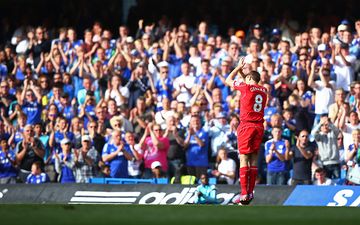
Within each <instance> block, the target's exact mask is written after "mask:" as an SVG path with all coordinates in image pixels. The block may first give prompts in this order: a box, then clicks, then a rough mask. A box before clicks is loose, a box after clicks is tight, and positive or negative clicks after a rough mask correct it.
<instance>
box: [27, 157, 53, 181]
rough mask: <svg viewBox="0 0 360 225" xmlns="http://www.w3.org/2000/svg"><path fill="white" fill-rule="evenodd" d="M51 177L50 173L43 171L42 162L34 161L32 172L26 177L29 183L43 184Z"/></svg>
mask: <svg viewBox="0 0 360 225" xmlns="http://www.w3.org/2000/svg"><path fill="white" fill-rule="evenodd" d="M49 181H50V179H49V177H48V175H47V174H46V173H44V172H42V171H41V163H40V162H34V163H33V164H32V165H31V173H30V174H29V176H28V177H27V179H26V183H27V184H42V183H47V182H49Z"/></svg>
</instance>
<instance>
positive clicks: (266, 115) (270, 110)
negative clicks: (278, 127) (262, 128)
mask: <svg viewBox="0 0 360 225" xmlns="http://www.w3.org/2000/svg"><path fill="white" fill-rule="evenodd" d="M277 112H278V109H277V107H274V106H269V107H265V109H264V119H265V120H266V122H268V123H270V119H271V116H272V115H274V114H275V113H277Z"/></svg>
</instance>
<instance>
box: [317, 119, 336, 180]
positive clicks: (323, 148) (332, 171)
mask: <svg viewBox="0 0 360 225" xmlns="http://www.w3.org/2000/svg"><path fill="white" fill-rule="evenodd" d="M339 133H340V130H339V129H338V128H337V127H335V126H334V124H332V123H331V122H330V120H329V118H328V117H327V116H322V117H321V118H320V123H319V124H318V125H316V126H315V127H314V128H313V130H312V131H311V134H312V135H313V137H314V138H315V141H316V144H317V145H318V148H319V156H320V159H319V160H320V164H321V165H320V166H322V167H323V168H324V169H325V171H326V176H327V177H328V178H330V179H338V178H340V156H339V150H338V146H337V137H338V135H339Z"/></svg>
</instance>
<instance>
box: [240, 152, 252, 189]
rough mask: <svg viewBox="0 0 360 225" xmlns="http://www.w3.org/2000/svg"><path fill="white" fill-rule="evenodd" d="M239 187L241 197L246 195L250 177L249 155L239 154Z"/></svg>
mask: <svg viewBox="0 0 360 225" xmlns="http://www.w3.org/2000/svg"><path fill="white" fill-rule="evenodd" d="M239 172H240V174H239V175H240V176H239V177H240V185H241V195H247V194H248V188H249V176H250V154H240V171H239Z"/></svg>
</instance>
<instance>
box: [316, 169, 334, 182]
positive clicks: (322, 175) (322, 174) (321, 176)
mask: <svg viewBox="0 0 360 225" xmlns="http://www.w3.org/2000/svg"><path fill="white" fill-rule="evenodd" d="M333 184H334V183H333V181H332V180H331V179H330V178H328V177H327V176H326V170H325V169H323V168H317V169H316V170H315V181H314V185H320V186H323V185H326V186H327V185H333Z"/></svg>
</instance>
